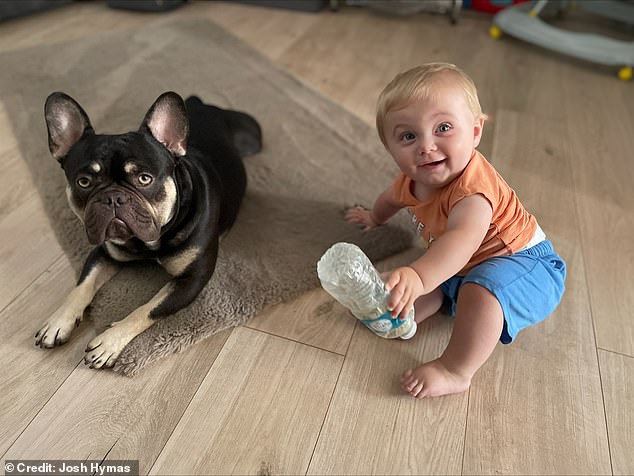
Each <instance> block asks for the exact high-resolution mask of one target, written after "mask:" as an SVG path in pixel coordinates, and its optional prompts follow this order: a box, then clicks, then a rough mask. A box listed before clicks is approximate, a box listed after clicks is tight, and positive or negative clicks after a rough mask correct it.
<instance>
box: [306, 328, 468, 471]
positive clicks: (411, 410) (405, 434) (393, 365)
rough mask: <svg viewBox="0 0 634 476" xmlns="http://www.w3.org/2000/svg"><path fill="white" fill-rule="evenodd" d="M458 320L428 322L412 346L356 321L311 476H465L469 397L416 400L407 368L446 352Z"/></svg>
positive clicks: (311, 466)
mask: <svg viewBox="0 0 634 476" xmlns="http://www.w3.org/2000/svg"><path fill="white" fill-rule="evenodd" d="M450 331H451V319H450V318H448V317H446V316H435V317H430V318H429V319H427V320H426V321H425V322H424V323H423V324H422V325H421V326H420V327H419V330H418V333H417V335H416V336H414V337H413V338H412V339H411V340H410V341H402V340H388V339H381V338H380V337H377V336H375V335H374V334H372V333H371V332H370V331H369V330H368V329H366V328H365V327H363V325H361V324H357V325H356V328H355V333H354V335H353V338H352V343H351V345H350V349H349V350H348V353H347V355H346V360H345V363H344V366H343V370H342V371H341V376H340V377H339V382H338V384H337V389H336V391H335V395H334V396H333V399H332V403H331V405H330V409H329V410H328V416H327V418H326V421H325V423H324V427H323V429H322V431H321V433H320V435H319V441H318V442H317V446H316V448H315V453H314V455H313V458H312V461H311V463H310V468H309V471H308V473H309V474H314V475H319V474H460V470H461V464H462V452H463V443H464V432H465V423H466V410H467V393H463V394H461V395H452V396H449V397H446V398H437V399H428V400H424V401H420V400H416V399H414V398H412V397H410V396H409V395H407V394H406V393H405V392H404V391H403V390H402V389H401V388H400V386H399V383H398V381H399V377H400V375H401V374H402V373H403V371H405V370H406V369H408V368H410V367H412V366H414V365H416V364H418V363H420V362H422V361H428V360H432V359H434V358H436V357H438V356H439V355H440V353H441V352H442V351H443V349H444V348H445V346H446V344H447V342H448V341H449V334H450Z"/></svg>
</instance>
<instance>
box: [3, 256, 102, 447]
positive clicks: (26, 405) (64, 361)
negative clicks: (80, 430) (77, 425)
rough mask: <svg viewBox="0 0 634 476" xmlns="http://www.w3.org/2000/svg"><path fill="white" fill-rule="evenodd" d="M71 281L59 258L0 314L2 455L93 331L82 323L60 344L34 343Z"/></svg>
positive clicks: (80, 356)
mask: <svg viewBox="0 0 634 476" xmlns="http://www.w3.org/2000/svg"><path fill="white" fill-rule="evenodd" d="M5 276H6V275H5ZM74 285H75V273H74V271H73V270H72V269H71V267H70V264H69V263H68V260H66V258H65V257H60V258H58V259H57V261H55V262H54V263H53V264H52V265H51V267H50V268H49V269H47V270H46V271H45V272H44V273H42V274H41V275H40V276H38V277H37V279H36V280H35V281H34V282H33V283H31V284H30V285H29V286H28V287H27V288H26V289H25V290H24V291H23V292H21V293H20V295H19V296H18V297H17V298H16V299H15V300H14V301H13V302H12V303H11V304H10V305H9V306H7V307H6V308H5V309H4V310H2V312H0V341H2V343H3V344H2V346H1V347H0V360H2V363H3V365H1V366H0V381H1V382H2V388H3V391H2V393H1V394H0V455H2V454H3V453H4V452H5V451H6V450H7V449H8V448H9V447H10V446H11V445H12V444H13V442H14V441H15V440H16V439H17V437H18V436H19V435H20V433H22V431H23V430H24V428H26V426H27V425H28V424H29V423H30V421H31V420H32V419H33V418H34V417H35V416H36V415H37V413H38V412H39V411H40V409H41V408H42V407H43V406H44V404H45V403H46V402H47V401H48V400H49V399H50V398H51V396H52V395H53V394H54V393H55V392H56V391H57V389H58V388H59V387H60V385H62V383H63V382H64V380H65V379H66V378H67V377H68V376H69V375H70V374H71V373H72V372H73V370H74V369H75V367H76V366H77V365H78V363H79V362H80V361H81V359H83V356H84V348H85V347H86V342H87V339H88V336H90V335H93V334H94V332H93V331H92V328H91V326H90V325H89V324H88V325H87V324H84V325H82V326H80V328H79V329H77V330H76V331H75V335H74V336H73V339H71V340H70V342H69V343H68V344H66V345H64V346H62V347H60V348H57V349H51V350H42V349H39V348H38V347H35V346H34V344H33V342H34V340H33V335H34V334H35V332H36V331H37V330H38V329H39V328H40V326H41V324H42V323H43V322H44V321H45V320H46V318H47V317H48V316H49V315H50V314H52V313H53V312H54V311H55V309H57V307H58V306H59V305H60V304H61V303H62V301H63V299H64V297H65V295H66V294H67V293H68V292H69V291H70V290H71V289H72V288H73V286H74ZM91 332H92V334H91Z"/></svg>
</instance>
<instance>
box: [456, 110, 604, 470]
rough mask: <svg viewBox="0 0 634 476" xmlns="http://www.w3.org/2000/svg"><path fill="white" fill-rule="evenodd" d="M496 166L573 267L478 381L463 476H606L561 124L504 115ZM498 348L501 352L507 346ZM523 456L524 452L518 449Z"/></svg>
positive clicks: (582, 274) (598, 388) (598, 398)
mask: <svg viewBox="0 0 634 476" xmlns="http://www.w3.org/2000/svg"><path fill="white" fill-rule="evenodd" d="M497 120H498V122H499V124H498V126H497V130H496V137H495V141H494V154H493V157H492V162H493V164H494V165H495V166H496V168H497V169H498V171H499V172H500V173H501V174H502V176H503V177H505V179H506V180H507V181H508V182H509V184H510V185H511V186H512V187H514V188H515V190H516V191H517V193H518V195H519V196H520V198H521V199H522V201H523V203H524V204H525V206H526V207H527V208H528V209H529V211H531V212H532V213H534V214H535V216H536V217H537V219H538V221H539V223H540V225H541V226H542V228H543V229H544V231H545V232H546V235H547V237H548V238H549V239H550V240H551V241H552V242H553V243H554V245H555V247H556V250H557V251H558V252H559V253H560V255H561V256H562V257H563V258H564V260H565V261H566V262H567V269H568V276H567V281H566V293H565V295H564V299H563V302H562V303H561V305H560V306H559V308H558V309H557V310H556V311H555V312H554V313H553V315H551V316H550V317H549V318H548V319H546V320H545V321H544V322H542V323H540V324H538V325H536V326H533V327H531V328H529V329H526V330H524V331H522V332H521V333H520V334H519V335H518V337H517V339H516V341H515V342H514V343H513V344H511V345H509V346H504V347H502V348H501V349H500V348H498V352H497V353H496V354H495V355H494V356H493V357H492V358H491V359H490V360H489V362H488V363H487V365H485V366H484V367H483V368H482V369H481V371H480V372H479V373H478V374H476V378H475V379H474V382H473V385H472V387H471V396H470V399H469V421H468V423H467V436H466V442H465V460H464V467H463V472H464V474H497V473H504V474H606V473H609V472H610V461H609V450H608V441H607V434H606V428H605V420H604V415H603V406H602V396H601V385H600V378H599V371H598V363H597V357H596V350H595V342H594V335H593V330H592V320H591V315H590V306H589V299H588V293H587V289H586V285H585V272H584V261H583V256H582V253H581V248H580V246H579V234H578V230H577V226H578V221H577V216H576V213H575V209H574V200H575V196H574V188H573V184H572V178H571V176H570V161H571V160H573V159H574V157H572V156H571V154H570V150H569V149H568V148H567V146H566V144H567V143H568V142H567V140H566V134H565V129H564V126H563V124H561V123H560V122H558V121H551V120H549V119H546V118H543V117H538V116H533V115H528V114H522V113H516V112H512V111H498V114H497ZM500 347H501V346H500ZM520 448H521V450H520Z"/></svg>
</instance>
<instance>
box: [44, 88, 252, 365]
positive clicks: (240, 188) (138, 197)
mask: <svg viewBox="0 0 634 476" xmlns="http://www.w3.org/2000/svg"><path fill="white" fill-rule="evenodd" d="M45 118H46V125H47V128H48V143H49V149H50V151H51V154H52V155H53V157H54V158H55V159H57V160H58V161H59V163H60V165H61V166H62V168H63V169H64V172H65V174H66V179H67V182H68V185H67V189H66V195H67V197H68V202H69V204H70V207H71V209H72V211H73V212H74V213H75V214H76V215H77V216H78V217H79V219H80V220H81V221H82V223H83V225H84V228H85V230H86V234H87V236H88V240H89V241H90V243H91V244H94V245H96V247H95V248H94V249H93V251H92V252H91V253H90V255H89V256H88V258H87V260H86V263H85V264H84V267H83V270H82V272H81V274H80V277H79V280H78V284H77V287H75V288H74V289H73V291H72V292H71V293H70V294H69V296H68V297H67V299H66V300H65V302H64V303H63V304H62V305H61V307H60V308H59V309H58V310H57V311H56V312H55V313H54V314H53V315H52V316H51V317H50V319H49V320H48V321H47V322H46V323H45V324H44V326H42V328H41V329H40V330H39V331H38V332H37V333H36V334H35V344H36V345H38V346H40V347H42V348H52V347H55V346H57V345H61V344H63V343H65V342H67V341H68V339H69V338H70V335H71V333H72V331H73V329H74V328H75V327H76V326H78V325H79V322H80V321H81V320H82V317H83V314H84V310H85V309H86V307H87V306H88V305H89V304H90V302H91V301H92V299H93V298H94V296H95V294H96V293H97V291H98V290H99V288H100V287H101V286H102V285H103V284H104V283H106V282H107V281H108V280H109V279H110V278H111V277H112V276H114V274H116V272H117V270H118V269H119V267H120V266H121V265H122V264H125V263H126V262H129V261H132V260H139V259H142V260H147V259H150V260H156V261H158V262H159V263H160V264H161V265H162V266H163V268H164V269H165V270H166V271H167V272H168V273H169V274H170V275H171V276H173V279H171V281H169V282H168V283H167V284H166V285H165V286H164V287H163V288H162V289H160V290H159V292H158V293H157V294H156V295H155V296H154V297H153V298H152V299H151V300H150V301H149V302H147V303H146V304H144V305H143V306H141V307H139V308H138V309H136V310H135V311H133V312H132V313H130V314H129V315H128V316H127V317H125V318H124V319H122V320H121V321H118V322H115V323H114V324H113V325H112V326H111V327H109V328H108V329H106V330H105V331H104V332H103V333H102V334H100V335H98V336H97V337H95V338H94V339H93V340H92V341H90V343H89V344H88V347H87V348H86V355H85V358H84V361H85V363H86V364H87V365H89V366H90V367H92V368H103V367H111V366H113V365H114V363H115V361H116V359H117V357H118V356H119V354H120V353H121V351H122V350H123V348H124V347H125V346H126V344H128V342H130V341H131V340H132V339H133V338H134V337H135V336H137V335H138V334H140V333H141V332H143V331H144V330H145V329H147V328H149V327H150V326H152V324H154V323H155V322H156V319H160V318H163V317H166V316H169V315H171V314H174V313H175V312H176V311H178V310H180V309H182V308H184V307H185V306H187V305H188V304H190V303H191V302H192V301H193V300H194V299H195V298H196V296H197V295H198V294H199V292H200V291H201V290H202V288H203V287H204V286H205V284H206V283H207V282H208V281H209V279H210V278H211V276H212V274H213V272H214V267H215V265H216V258H217V255H218V243H219V238H220V236H221V235H222V234H223V233H224V232H225V231H227V230H228V229H229V228H230V227H231V225H232V224H233V223H234V221H235V219H236V216H237V215H238V210H239V208H240V203H241V201H242V198H243V196H244V192H245V188H246V174H245V169H244V166H243V163H242V157H244V156H246V155H251V154H254V153H256V152H258V151H260V149H261V145H262V141H261V140H262V137H261V129H260V126H259V124H258V123H257V122H256V120H255V119H253V118H252V117H251V116H249V115H248V114H245V113H242V112H238V111H232V110H227V109H221V108H218V107H215V106H210V105H206V104H204V103H203V102H201V100H200V99H198V98H197V97H195V96H192V97H190V98H188V99H187V100H186V101H185V102H183V100H182V99H181V97H180V96H179V95H178V94H176V93H173V92H166V93H164V94H162V95H161V96H160V97H159V98H158V99H157V100H156V101H155V102H154V104H153V105H152V106H151V107H150V109H149V111H148V112H147V114H146V116H145V119H144V120H143V122H142V123H141V126H140V128H139V130H138V131H133V132H128V133H125V134H116V135H105V134H96V133H95V131H94V129H93V127H92V126H91V124H90V120H89V119H88V116H87V115H86V113H85V112H84V110H83V109H82V108H81V106H80V105H79V104H78V103H77V102H76V101H75V100H73V99H72V98H71V97H70V96H67V95H66V94H64V93H60V92H56V93H53V94H51V95H50V96H49V97H48V98H47V100H46V105H45Z"/></svg>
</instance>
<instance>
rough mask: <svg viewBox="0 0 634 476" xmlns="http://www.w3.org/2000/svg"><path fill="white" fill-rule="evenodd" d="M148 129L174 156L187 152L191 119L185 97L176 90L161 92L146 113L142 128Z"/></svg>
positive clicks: (180, 155)
mask: <svg viewBox="0 0 634 476" xmlns="http://www.w3.org/2000/svg"><path fill="white" fill-rule="evenodd" d="M143 129H146V130H148V131H149V132H150V134H152V136H154V138H155V139H156V140H157V141H159V142H160V143H161V144H163V145H164V146H165V147H166V148H167V149H168V150H169V151H170V152H171V153H172V154H173V155H174V156H176V157H182V156H183V155H185V154H186V153H187V137H188V135H189V121H188V119H187V111H186V110H185V103H184V102H183V99H182V98H181V97H180V96H179V95H178V94H176V93H175V92H172V91H168V92H166V93H163V94H161V95H160V96H159V97H158V99H157V100H156V101H154V104H152V107H150V109H149V110H148V112H147V114H146V115H145V119H144V120H143V123H142V124H141V130H143Z"/></svg>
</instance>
